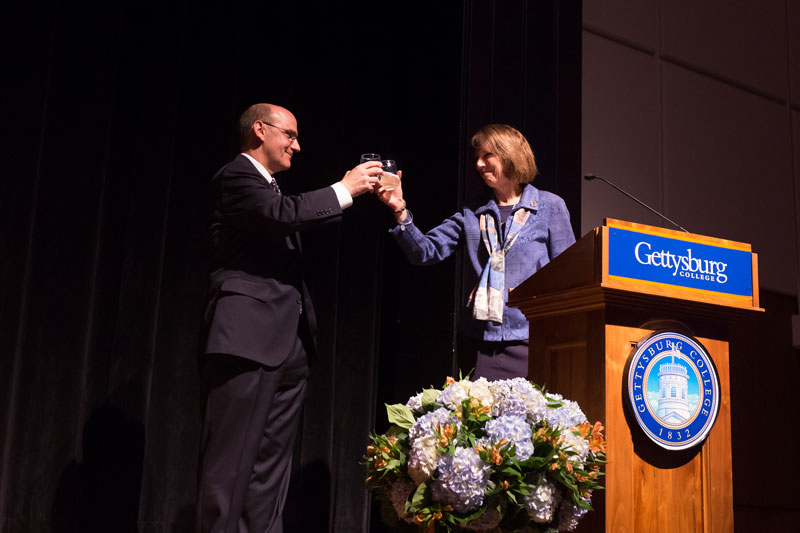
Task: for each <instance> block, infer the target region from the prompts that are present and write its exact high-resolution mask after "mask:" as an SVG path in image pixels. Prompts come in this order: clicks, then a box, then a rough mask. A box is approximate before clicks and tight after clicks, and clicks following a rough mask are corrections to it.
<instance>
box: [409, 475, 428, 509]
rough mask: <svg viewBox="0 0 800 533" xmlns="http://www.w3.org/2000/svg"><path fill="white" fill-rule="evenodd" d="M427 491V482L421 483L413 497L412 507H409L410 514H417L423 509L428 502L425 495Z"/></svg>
mask: <svg viewBox="0 0 800 533" xmlns="http://www.w3.org/2000/svg"><path fill="white" fill-rule="evenodd" d="M427 491H428V483H427V482H425V481H424V482H422V483H420V484H419V486H418V487H417V490H415V491H414V495H413V496H412V497H411V505H410V506H409V507H408V512H409V513H412V514H416V513H418V512H419V511H420V510H421V509H422V508H423V506H424V505H425V500H426V494H425V493H426V492H427Z"/></svg>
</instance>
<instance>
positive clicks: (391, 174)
mask: <svg viewBox="0 0 800 533" xmlns="http://www.w3.org/2000/svg"><path fill="white" fill-rule="evenodd" d="M381 168H383V176H381V187H383V189H384V190H387V191H393V190H394V189H396V188H397V186H398V185H400V177H399V176H398V175H397V163H396V162H395V160H394V159H382V160H381Z"/></svg>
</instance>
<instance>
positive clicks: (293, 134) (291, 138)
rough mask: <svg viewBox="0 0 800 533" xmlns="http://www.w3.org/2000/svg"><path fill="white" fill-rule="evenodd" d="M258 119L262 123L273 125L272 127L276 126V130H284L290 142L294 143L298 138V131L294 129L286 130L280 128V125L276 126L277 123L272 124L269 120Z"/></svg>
mask: <svg viewBox="0 0 800 533" xmlns="http://www.w3.org/2000/svg"><path fill="white" fill-rule="evenodd" d="M258 121H259V122H261V123H263V124H266V125H267V126H272V127H273V128H275V129H276V130H281V132H282V133H283V134H284V135H286V138H287V139H289V142H290V143H293V142H295V141H296V140H297V132H296V131H292V130H285V129H283V128H279V127H278V126H276V125H275V124H270V123H269V122H267V121H266V120H261V119H259V120H258Z"/></svg>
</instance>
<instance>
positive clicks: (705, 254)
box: [608, 227, 753, 298]
mask: <svg viewBox="0 0 800 533" xmlns="http://www.w3.org/2000/svg"><path fill="white" fill-rule="evenodd" d="M608 275H609V276H616V277H619V278H626V279H631V280H637V281H644V282H650V283H657V284H663V285H671V286H675V287H682V288H687V289H695V290H701V291H711V292H715V293H721V294H727V295H731V296H735V297H747V298H751V297H752V296H753V264H752V254H751V252H749V251H747V250H743V249H740V248H735V247H727V246H723V245H715V244H705V243H701V242H696V240H684V239H680V238H675V237H668V236H662V235H655V234H653V233H644V232H641V231H634V230H629V229H623V228H618V227H609V229H608Z"/></svg>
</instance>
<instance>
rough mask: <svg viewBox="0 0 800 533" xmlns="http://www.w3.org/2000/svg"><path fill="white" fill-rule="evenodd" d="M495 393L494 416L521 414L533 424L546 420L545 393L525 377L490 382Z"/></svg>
mask: <svg viewBox="0 0 800 533" xmlns="http://www.w3.org/2000/svg"><path fill="white" fill-rule="evenodd" d="M490 388H491V390H492V394H493V395H494V404H493V406H492V416H495V417H497V416H500V415H520V416H524V417H526V418H527V419H528V422H530V423H531V424H537V423H539V422H541V421H542V420H544V417H545V414H546V412H547V400H545V397H544V394H542V392H541V391H540V390H539V389H537V388H536V387H534V386H533V385H532V384H531V382H530V381H528V380H527V379H525V378H514V379H505V380H502V381H495V382H493V383H491V384H490Z"/></svg>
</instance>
